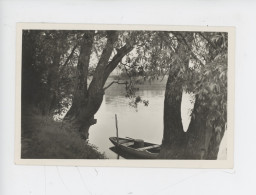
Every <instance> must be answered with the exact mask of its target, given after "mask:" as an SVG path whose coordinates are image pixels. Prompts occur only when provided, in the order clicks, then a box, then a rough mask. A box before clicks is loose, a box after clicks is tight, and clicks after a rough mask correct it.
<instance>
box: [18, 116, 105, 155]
mask: <svg viewBox="0 0 256 195" xmlns="http://www.w3.org/2000/svg"><path fill="white" fill-rule="evenodd" d="M21 126H22V127H21V128H22V130H21V135H22V136H21V139H22V140H21V143H22V147H21V158H27V159H102V158H105V156H104V154H102V153H100V152H98V151H97V148H96V146H93V145H91V144H89V143H87V142H86V141H85V140H83V139H81V138H80V136H79V135H78V134H77V133H75V132H72V131H71V130H69V128H68V126H67V125H62V123H61V122H55V121H53V120H52V119H50V118H49V117H44V116H41V115H26V116H22V125H21Z"/></svg>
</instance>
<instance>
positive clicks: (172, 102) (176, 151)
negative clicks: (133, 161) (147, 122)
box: [159, 71, 186, 159]
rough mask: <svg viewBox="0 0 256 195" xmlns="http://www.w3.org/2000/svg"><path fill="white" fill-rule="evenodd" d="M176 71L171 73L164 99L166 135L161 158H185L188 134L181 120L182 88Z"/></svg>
mask: <svg viewBox="0 0 256 195" xmlns="http://www.w3.org/2000/svg"><path fill="white" fill-rule="evenodd" d="M175 79H177V77H176V75H175V73H171V71H170V74H169V78H168V80H167V84H166V91H165V100H164V137H163V142H162V148H161V152H160V155H159V158H168V159H169V158H170V159H183V158H184V152H185V151H184V148H185V145H186V136H185V132H184V131H183V127H182V120H181V110H180V108H181V99H182V88H181V87H180V86H177V85H176V82H175Z"/></svg>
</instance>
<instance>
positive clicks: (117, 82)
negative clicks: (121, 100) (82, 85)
mask: <svg viewBox="0 0 256 195" xmlns="http://www.w3.org/2000/svg"><path fill="white" fill-rule="evenodd" d="M114 83H116V84H122V85H127V84H128V82H127V81H126V82H119V81H112V82H111V83H110V84H109V85H107V86H106V87H104V88H103V90H104V91H105V90H106V89H107V88H109V87H110V86H111V85H113V84H114Z"/></svg>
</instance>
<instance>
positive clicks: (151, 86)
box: [89, 79, 166, 158]
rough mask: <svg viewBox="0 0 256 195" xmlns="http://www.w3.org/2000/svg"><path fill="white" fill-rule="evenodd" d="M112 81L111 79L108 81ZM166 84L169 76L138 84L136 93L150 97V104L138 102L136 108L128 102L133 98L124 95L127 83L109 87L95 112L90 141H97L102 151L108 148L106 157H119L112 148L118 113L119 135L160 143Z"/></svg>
mask: <svg viewBox="0 0 256 195" xmlns="http://www.w3.org/2000/svg"><path fill="white" fill-rule="evenodd" d="M111 81H112V80H111V79H109V80H108V81H107V83H106V85H107V84H108V83H109V82H111ZM165 85H166V79H164V80H163V81H159V80H158V81H153V82H151V83H149V82H146V83H144V84H143V85H138V87H139V91H138V92H137V93H136V95H139V96H140V97H141V98H142V99H145V100H148V101H149V105H148V106H144V105H143V104H139V105H138V108H137V109H135V108H133V107H131V106H129V101H130V100H129V99H128V98H126V97H125V89H124V85H118V84H113V85H112V86H111V87H110V88H108V89H107V90H106V93H105V96H104V100H103V102H102V105H101V107H100V109H99V111H98V112H97V114H96V116H95V118H96V119H97V124H96V125H94V126H92V127H91V128H90V137H89V142H90V143H92V144H94V145H96V146H97V147H98V149H99V151H101V152H105V154H106V156H107V158H117V154H116V153H114V152H113V151H111V150H110V149H109V148H110V147H112V146H113V144H112V143H111V142H110V141H109V137H111V136H116V127H115V114H117V118H118V129H119V136H120V137H132V138H136V139H143V140H145V141H147V142H152V143H156V144H161V142H162V138H163V109H164V93H165Z"/></svg>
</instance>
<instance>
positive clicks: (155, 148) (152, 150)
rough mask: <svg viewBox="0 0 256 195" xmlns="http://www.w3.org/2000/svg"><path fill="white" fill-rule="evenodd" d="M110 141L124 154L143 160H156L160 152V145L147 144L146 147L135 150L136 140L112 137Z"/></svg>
mask: <svg viewBox="0 0 256 195" xmlns="http://www.w3.org/2000/svg"><path fill="white" fill-rule="evenodd" d="M109 140H110V141H111V142H112V143H113V144H114V145H115V146H116V147H117V149H119V150H121V151H122V152H125V153H128V154H130V155H133V156H136V157H137V158H142V159H156V158H157V156H158V154H159V152H160V145H157V144H153V143H149V142H145V143H144V144H145V147H141V148H134V141H135V140H134V139H126V138H117V137H110V138H109Z"/></svg>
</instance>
